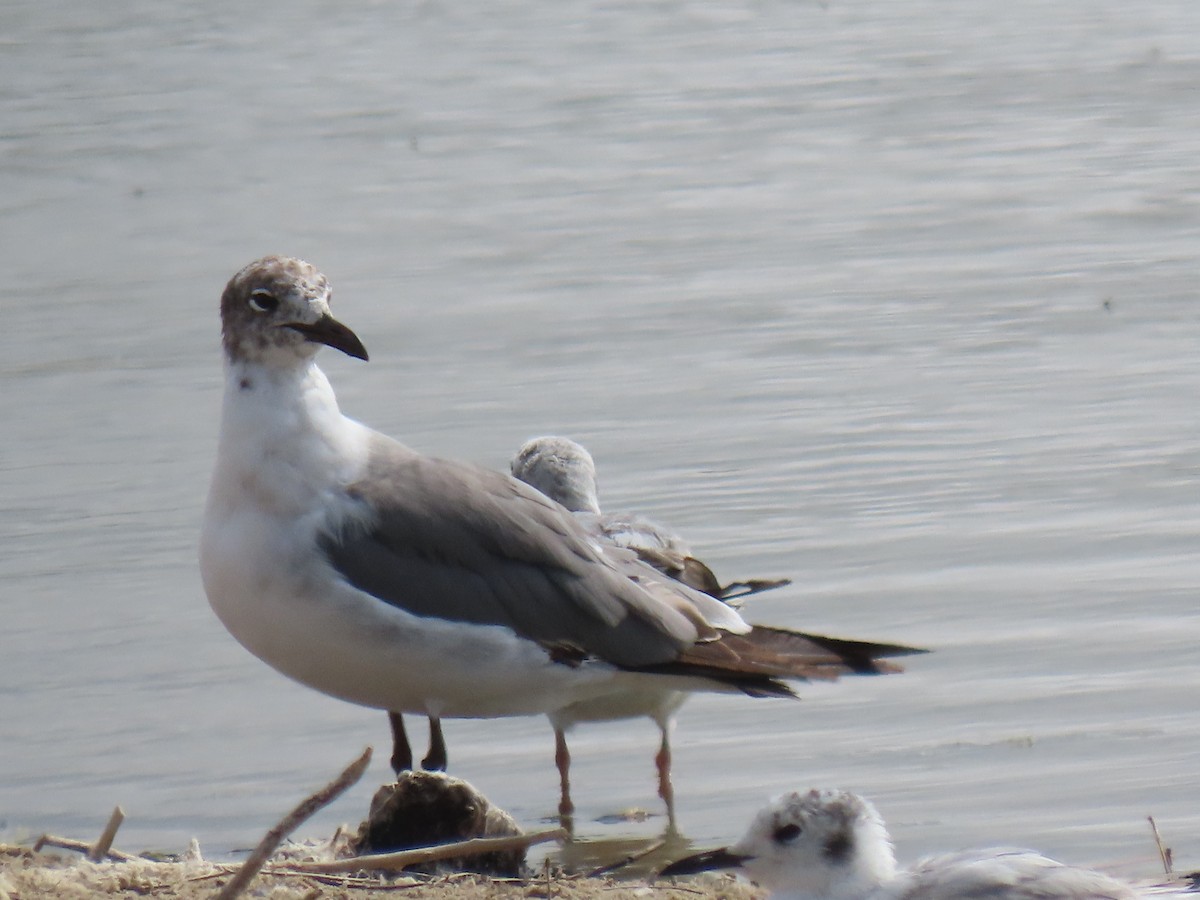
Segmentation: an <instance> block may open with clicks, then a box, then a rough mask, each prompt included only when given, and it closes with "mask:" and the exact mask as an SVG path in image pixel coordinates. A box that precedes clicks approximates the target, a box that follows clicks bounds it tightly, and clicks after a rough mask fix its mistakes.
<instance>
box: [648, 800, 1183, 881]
mask: <svg viewBox="0 0 1200 900" xmlns="http://www.w3.org/2000/svg"><path fill="white" fill-rule="evenodd" d="M709 869H735V870H740V871H742V872H744V873H745V874H746V875H747V877H749V878H750V879H751V880H752V881H754V882H755V883H756V884H758V885H760V886H761V887H764V888H767V889H768V890H770V891H771V892H772V896H773V897H774V898H775V900H834V898H836V900H963V898H968V897H976V898H986V900H1134V898H1136V897H1139V896H1146V895H1147V894H1148V893H1153V894H1154V895H1156V896H1163V895H1171V896H1184V894H1183V893H1182V889H1181V888H1178V887H1173V886H1172V887H1167V886H1155V887H1154V888H1151V889H1147V890H1138V891H1135V890H1134V889H1133V888H1132V887H1131V886H1130V885H1128V884H1125V883H1124V882H1121V881H1117V880H1116V879H1114V878H1110V877H1109V876H1108V875H1104V874H1101V873H1100V872H1094V871H1092V870H1090V869H1080V868H1076V867H1074V866H1068V865H1064V864H1063V863H1060V862H1055V861H1054V860H1052V859H1048V858H1046V857H1045V856H1042V855H1041V854H1040V853H1036V852H1034V851H1032V850H1013V849H1008V848H995V849H986V850H967V851H961V852H958V853H950V854H945V855H940V856H931V857H927V858H925V859H922V860H920V861H919V862H917V863H916V864H915V865H913V866H912V867H911V868H909V869H905V870H900V869H898V868H897V866H896V857H895V854H894V853H893V851H892V841H891V837H890V836H889V835H888V832H887V828H886V827H885V826H884V824H883V819H882V818H881V817H880V815H879V813H878V812H876V810H875V807H873V806H872V805H871V804H870V803H869V802H867V801H866V800H864V799H863V798H862V797H860V796H858V795H857V794H851V793H847V792H845V791H831V790H813V791H809V792H808V793H804V794H802V793H791V794H784V795H783V796H782V797H779V798H777V799H775V800H773V801H771V802H770V803H769V804H768V805H767V806H766V807H765V808H764V809H762V810H761V811H760V812H759V813H758V815H757V816H756V817H755V819H754V822H753V823H752V824H751V825H750V829H749V830H748V831H747V832H746V834H745V835H744V836H743V837H742V839H741V840H740V841H738V842H737V843H736V844H734V845H733V846H732V847H723V848H721V849H719V850H709V851H707V852H705V853H699V854H696V855H695V856H689V857H687V858H686V859H681V860H679V861H678V862H675V863H672V864H671V865H669V866H667V868H665V869H663V870H662V872H661V873H660V874H661V875H690V874H694V873H696V872H702V871H706V870H709Z"/></svg>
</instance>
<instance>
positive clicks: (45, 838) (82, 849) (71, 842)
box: [33, 834, 145, 862]
mask: <svg viewBox="0 0 1200 900" xmlns="http://www.w3.org/2000/svg"><path fill="white" fill-rule="evenodd" d="M92 846H93V845H92V844H89V843H88V842H87V841H77V840H75V839H74V838H65V837H58V836H57V835H53V834H43V835H42V836H41V837H40V838H38V839H37V843H36V844H34V845H33V851H34V852H35V853H37V852H39V851H40V850H41V849H42V848H43V847H57V848H58V849H59V850H75V851H77V852H79V853H89V852H90V851H91V849H92ZM104 855H105V856H106V857H107V858H108V859H115V860H116V861H117V862H129V861H130V860H134V859H141V860H144V859H145V857H144V856H135V855H134V854H132V853H122V852H121V851H120V850H106V851H105V852H104Z"/></svg>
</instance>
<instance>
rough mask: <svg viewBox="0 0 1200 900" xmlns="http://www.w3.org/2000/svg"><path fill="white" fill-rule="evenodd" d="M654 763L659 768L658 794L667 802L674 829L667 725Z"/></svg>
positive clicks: (673, 793) (670, 825) (672, 790)
mask: <svg viewBox="0 0 1200 900" xmlns="http://www.w3.org/2000/svg"><path fill="white" fill-rule="evenodd" d="M654 765H655V766H656V767H657V768H658V796H660V797H662V799H663V802H664V803H666V804H667V824H668V826H669V827H670V829H671V830H672V831H674V830H675V788H674V786H673V785H672V784H671V737H670V734H669V733H668V730H667V728H666V727H665V726H664V727H663V729H662V743H661V744H660V745H659V748H658V754H657V755H656V756H655V757H654Z"/></svg>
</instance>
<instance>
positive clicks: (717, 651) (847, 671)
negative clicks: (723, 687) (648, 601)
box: [646, 625, 928, 696]
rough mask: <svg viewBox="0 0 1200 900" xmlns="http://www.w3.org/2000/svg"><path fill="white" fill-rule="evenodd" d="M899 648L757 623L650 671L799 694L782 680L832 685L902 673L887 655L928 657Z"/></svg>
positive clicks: (754, 692) (763, 692)
mask: <svg viewBox="0 0 1200 900" xmlns="http://www.w3.org/2000/svg"><path fill="white" fill-rule="evenodd" d="M927 652H928V651H927V650H921V649H919V648H916V647H905V646H903V645H900V644H874V643H871V642H869V641H854V640H846V639H843V638H831V637H825V636H824V635H819V634H803V633H801V632H798V631H788V630H787V629H785V628H771V627H767V626H763V625H755V626H754V627H753V629H752V630H751V631H750V632H749V633H748V634H729V633H725V634H723V635H722V636H721V639H720V640H716V641H707V642H705V643H700V644H695V645H693V646H692V647H690V648H688V649H687V650H685V651H684V652H683V653H682V654H680V656H679V658H678V659H676V660H675V661H673V662H670V663H664V664H662V665H657V666H650V667H647V669H646V670H647V671H655V672H662V673H672V674H679V675H699V676H703V677H707V678H713V679H715V680H717V681H722V682H726V683H728V684H730V685H734V686H736V687H738V688H740V689H741V690H743V691H745V692H746V693H747V694H750V695H751V696H795V695H794V693H793V692H792V690H791V688H789V687H788V686H787V685H786V684H784V683H783V682H781V681H779V679H781V678H793V679H800V680H802V681H813V680H819V681H833V680H836V679H837V678H840V677H841V676H843V675H881V674H885V673H890V672H902V671H903V669H902V668H901V667H900V666H899V665H897V664H895V663H892V662H887V661H886V657H892V656H910V655H912V654H916V653H927Z"/></svg>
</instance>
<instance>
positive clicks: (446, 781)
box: [351, 772, 525, 877]
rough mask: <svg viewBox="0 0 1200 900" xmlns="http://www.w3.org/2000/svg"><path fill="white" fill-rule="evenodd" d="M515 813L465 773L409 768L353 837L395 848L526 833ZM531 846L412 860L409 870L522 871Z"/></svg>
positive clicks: (377, 848) (369, 847)
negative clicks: (418, 861) (454, 774)
mask: <svg viewBox="0 0 1200 900" xmlns="http://www.w3.org/2000/svg"><path fill="white" fill-rule="evenodd" d="M523 833H524V832H523V831H522V830H521V829H520V827H518V826H517V823H516V822H515V821H514V820H513V818H512V816H510V815H509V814H508V813H506V812H505V811H504V810H502V809H500V808H498V807H495V806H492V805H491V803H489V802H488V799H487V798H486V797H484V796H483V794H481V793H479V791H477V790H475V788H474V787H472V786H471V785H469V784H468V783H467V782H465V781H463V780H462V779H461V778H454V777H452V776H450V775H447V774H445V773H444V772H404V773H403V774H402V775H401V776H400V778H399V779H398V780H397V781H396V783H395V784H385V785H384V786H383V787H381V788H380V789H379V790H378V791H376V792H375V796H374V797H373V798H371V811H370V813H369V814H368V816H367V820H366V821H365V822H363V823H362V824H361V825H359V827H358V835H357V836H356V837H355V839H354V841H353V842H352V845H351V846H352V848H353V850H354V851H355V853H357V854H365V853H391V852H393V851H395V850H411V849H414V848H418V847H432V846H436V845H439V844H451V843H454V842H455V841H465V840H470V839H471V838H479V837H505V836H510V835H518V834H523ZM524 865H525V850H524V849H518V850H509V851H505V852H501V853H484V854H476V855H474V856H466V857H456V858H453V859H448V860H440V861H438V862H434V863H426V864H422V865H415V866H410V867H409V869H408V871H414V872H425V873H428V874H443V873H446V872H477V873H479V874H483V875H498V876H505V877H518V876H520V875H521V870H522V868H523V867H524Z"/></svg>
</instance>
